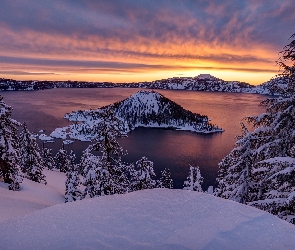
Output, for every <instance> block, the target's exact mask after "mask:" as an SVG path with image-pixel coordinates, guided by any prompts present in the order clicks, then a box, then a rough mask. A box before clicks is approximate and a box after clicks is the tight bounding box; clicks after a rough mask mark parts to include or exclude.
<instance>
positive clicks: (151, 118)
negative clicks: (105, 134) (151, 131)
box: [51, 90, 223, 141]
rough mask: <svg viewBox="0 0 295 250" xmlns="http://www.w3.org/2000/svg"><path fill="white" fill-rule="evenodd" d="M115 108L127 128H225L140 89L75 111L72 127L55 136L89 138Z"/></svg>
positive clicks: (201, 130) (200, 130) (70, 116)
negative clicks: (114, 100) (104, 102)
mask: <svg viewBox="0 0 295 250" xmlns="http://www.w3.org/2000/svg"><path fill="white" fill-rule="evenodd" d="M109 108H111V109H112V110H114V113H115V115H116V116H117V117H118V118H120V119H122V120H123V121H124V122H125V123H126V130H127V131H130V130H133V129H135V128H136V127H151V128H170V129H178V130H187V131H193V132H197V133H214V132H221V131H223V130H222V129H221V128H219V127H217V126H215V125H213V124H211V123H209V118H208V117H207V116H206V115H200V114H195V113H192V112H191V111H189V110H185V109H184V108H182V107H181V106H180V105H178V104H176V103H175V102H173V101H171V100H169V99H168V98H166V97H164V96H163V95H161V94H160V93H157V92H155V91H145V90H142V91H139V92H137V93H135V94H134V95H132V96H131V97H129V98H127V99H125V100H122V101H119V102H116V103H114V104H111V105H109V106H107V107H102V108H100V109H96V110H84V111H81V110H79V111H73V112H72V113H70V114H66V115H65V118H66V119H69V120H70V121H72V122H74V123H73V124H72V125H70V126H69V127H65V128H57V129H56V130H55V131H54V132H52V133H51V136H52V137H56V138H62V139H66V137H67V135H68V136H69V137H70V138H71V139H78V140H82V141H89V140H91V139H93V138H94V137H95V136H96V134H95V133H94V130H93V128H94V127H95V126H96V124H98V123H99V122H100V121H101V119H102V118H101V117H102V114H103V113H104V111H105V110H106V109H109Z"/></svg>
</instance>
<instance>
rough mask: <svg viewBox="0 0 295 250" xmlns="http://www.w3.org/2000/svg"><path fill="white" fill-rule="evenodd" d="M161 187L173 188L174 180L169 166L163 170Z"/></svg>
mask: <svg viewBox="0 0 295 250" xmlns="http://www.w3.org/2000/svg"><path fill="white" fill-rule="evenodd" d="M159 187H161V188H170V189H172V188H173V180H172V178H171V173H170V170H169V168H164V170H163V171H161V178H160V183H159Z"/></svg>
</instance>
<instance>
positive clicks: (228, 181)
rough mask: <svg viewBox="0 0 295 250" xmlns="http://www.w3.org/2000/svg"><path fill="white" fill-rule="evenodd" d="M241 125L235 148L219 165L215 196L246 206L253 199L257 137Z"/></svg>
mask: <svg viewBox="0 0 295 250" xmlns="http://www.w3.org/2000/svg"><path fill="white" fill-rule="evenodd" d="M241 125H242V135H241V136H238V137H237V138H238V141H237V142H236V145H235V148H234V149H233V150H232V151H231V152H230V154H229V155H227V156H226V157H225V158H224V159H223V160H222V161H221V162H220V163H219V172H218V177H217V182H218V187H217V188H216V189H215V195H216V196H219V197H222V198H226V199H230V200H234V201H237V202H240V203H243V204H246V203H247V202H249V201H251V200H252V199H253V198H252V196H253V195H252V192H253V188H254V181H253V179H252V170H253V165H254V162H255V143H256V140H257V136H256V134H255V133H252V134H251V133H250V132H249V131H248V129H247V128H246V126H245V125H244V124H243V123H241Z"/></svg>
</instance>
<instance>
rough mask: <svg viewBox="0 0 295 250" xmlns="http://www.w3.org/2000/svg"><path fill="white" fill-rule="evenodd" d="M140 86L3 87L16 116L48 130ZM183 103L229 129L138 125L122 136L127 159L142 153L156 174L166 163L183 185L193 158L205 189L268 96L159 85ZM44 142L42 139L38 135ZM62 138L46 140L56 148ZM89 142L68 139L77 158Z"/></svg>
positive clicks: (176, 181)
mask: <svg viewBox="0 0 295 250" xmlns="http://www.w3.org/2000/svg"><path fill="white" fill-rule="evenodd" d="M137 91H139V89H129V88H104V89H49V90H41V91H19V92H18V91H11V92H9V91H7V92H1V95H2V96H3V97H4V101H5V102H6V103H7V104H9V105H11V106H12V107H13V113H12V117H13V118H14V119H16V120H17V121H19V122H26V123H27V126H28V128H29V130H30V131H31V132H34V133H38V131H40V130H45V133H46V134H47V135H49V134H50V133H51V132H52V131H53V130H54V129H55V128H57V127H64V126H67V125H69V122H68V121H67V120H65V119H64V118H63V117H64V114H65V113H69V112H71V111H75V110H84V109H95V108H99V107H102V106H105V105H108V104H111V103H113V102H116V101H119V100H122V99H124V98H127V97H129V96H130V95H132V94H134V93H135V92H137ZM156 91H157V92H160V93H161V94H163V95H164V96H165V97H167V98H169V99H171V100H173V101H175V102H176V103H178V104H180V105H181V106H183V107H184V108H185V109H188V110H191V111H193V112H196V113H200V114H204V115H208V117H209V118H210V119H211V122H212V123H214V124H217V125H218V126H219V127H221V128H223V129H224V130H225V131H224V132H223V133H215V134H197V133H192V132H186V131H175V130H164V129H149V128H137V129H135V130H134V131H132V132H130V133H129V134H128V138H124V139H120V140H119V142H120V144H121V145H122V147H123V148H124V149H126V150H127V151H128V155H126V156H125V157H124V158H123V159H124V160H125V161H126V162H133V161H137V160H139V159H140V158H141V157H142V156H146V157H148V159H149V160H151V161H153V162H154V169H155V172H156V174H157V178H159V176H160V171H161V170H163V169H164V167H168V168H169V169H170V171H171V174H172V178H173V179H174V188H182V185H183V181H184V180H185V179H186V177H187V175H188V171H189V164H191V165H193V166H199V167H200V170H201V174H202V176H203V177H204V183H203V189H207V188H208V186H209V185H215V179H216V177H217V171H218V163H219V162H220V161H221V160H222V158H223V157H224V156H225V155H227V154H228V153H229V152H230V151H231V150H232V149H233V146H234V144H235V141H236V139H235V136H237V135H239V134H240V133H241V132H240V122H241V120H242V119H243V118H244V117H246V116H251V115H257V114H260V113H262V112H264V109H263V108H262V107H260V106H259V103H260V102H261V101H262V100H263V99H265V98H266V97H265V96H262V95H257V94H243V93H223V92H198V91H186V90H156ZM39 144H40V145H41V144H42V142H40V141H39ZM61 145H62V141H61V140H58V139H57V140H56V142H55V143H47V144H46V146H47V147H50V148H53V150H54V152H56V151H57V149H58V148H60V147H61ZM88 145H89V143H87V142H80V141H75V142H74V143H72V144H69V145H65V149H66V150H67V151H70V150H73V151H74V152H75V154H76V155H77V157H78V159H79V158H80V156H81V152H82V151H83V150H84V149H85V148H86V147H87V146H88Z"/></svg>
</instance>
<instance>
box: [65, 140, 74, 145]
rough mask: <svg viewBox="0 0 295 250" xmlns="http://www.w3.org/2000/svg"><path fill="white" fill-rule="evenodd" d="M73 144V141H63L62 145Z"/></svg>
mask: <svg viewBox="0 0 295 250" xmlns="http://www.w3.org/2000/svg"><path fill="white" fill-rule="evenodd" d="M73 142H74V141H73V140H65V141H63V144H65V145H67V144H71V143H73Z"/></svg>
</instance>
